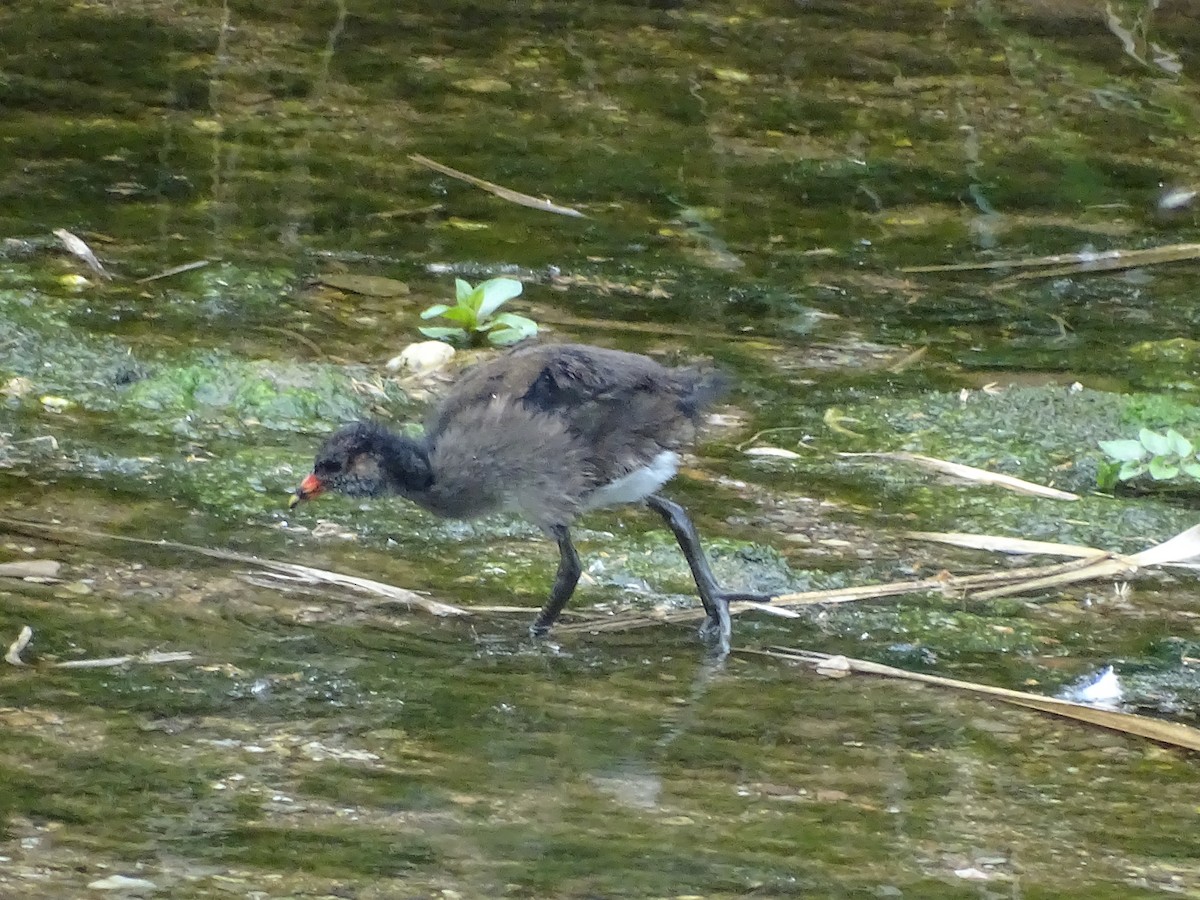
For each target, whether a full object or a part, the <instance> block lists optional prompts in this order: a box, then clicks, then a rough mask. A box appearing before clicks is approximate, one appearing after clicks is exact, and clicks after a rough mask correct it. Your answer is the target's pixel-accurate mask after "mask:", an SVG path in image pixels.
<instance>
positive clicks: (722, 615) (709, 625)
mask: <svg viewBox="0 0 1200 900" xmlns="http://www.w3.org/2000/svg"><path fill="white" fill-rule="evenodd" d="M732 636H733V623H732V622H731V621H730V618H729V598H728V597H726V596H725V595H724V594H719V595H717V596H716V597H713V598H712V603H711V605H709V607H708V618H707V619H705V620H704V624H703V625H701V626H700V638H701V640H703V641H705V642H711V643H713V644H715V645H716V646H715V647H714V648H713V650H714V652H715V653H716V655H717V658H718V659H724V658H725V657H726V656H728V655H729V647H730V639H731V637H732Z"/></svg>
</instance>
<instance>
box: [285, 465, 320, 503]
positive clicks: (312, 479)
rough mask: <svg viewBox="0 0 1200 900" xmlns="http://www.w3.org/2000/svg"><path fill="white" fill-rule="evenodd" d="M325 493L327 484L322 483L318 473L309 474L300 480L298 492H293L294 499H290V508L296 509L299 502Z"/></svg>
mask: <svg viewBox="0 0 1200 900" xmlns="http://www.w3.org/2000/svg"><path fill="white" fill-rule="evenodd" d="M323 493H325V485H323V484H321V480H320V479H319V478H317V476H316V475H311V474H310V475H307V476H305V478H304V480H303V481H302V482H300V487H298V488H296V493H294V494H292V499H291V500H289V501H288V509H295V508H296V505H297V504H299V503H303V502H304V501H305V500H311V499H312V498H313V497H315V496H317V494H323Z"/></svg>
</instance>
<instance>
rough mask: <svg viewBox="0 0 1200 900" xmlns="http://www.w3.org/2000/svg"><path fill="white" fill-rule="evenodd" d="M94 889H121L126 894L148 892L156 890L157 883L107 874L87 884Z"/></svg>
mask: <svg viewBox="0 0 1200 900" xmlns="http://www.w3.org/2000/svg"><path fill="white" fill-rule="evenodd" d="M88 887H89V888H91V889H92V890H94V891H123V892H124V893H127V894H148V893H150V892H151V891H157V890H158V885H157V884H155V883H154V882H153V881H147V880H146V879H145V878H129V877H127V876H125V875H109V876H108V877H107V878H101V879H100V880H99V881H93V882H92V883H91V884H89V885H88Z"/></svg>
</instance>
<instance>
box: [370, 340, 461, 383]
mask: <svg viewBox="0 0 1200 900" xmlns="http://www.w3.org/2000/svg"><path fill="white" fill-rule="evenodd" d="M453 358H454V348H453V347H451V346H450V345H449V344H447V343H446V342H445V341H418V342H417V343H415V344H409V345H408V346H407V347H405V348H404V349H403V350H401V351H400V353H399V354H397V355H396V356H393V357H392V358H391V359H389V360H388V361H387V364H386V365H387V370H388V371H389V372H412V373H414V374H418V375H419V374H421V373H424V372H433V371H435V370H437V369H440V368H442V367H443V366H445V365H446V363H448V362H450V360H451V359H453Z"/></svg>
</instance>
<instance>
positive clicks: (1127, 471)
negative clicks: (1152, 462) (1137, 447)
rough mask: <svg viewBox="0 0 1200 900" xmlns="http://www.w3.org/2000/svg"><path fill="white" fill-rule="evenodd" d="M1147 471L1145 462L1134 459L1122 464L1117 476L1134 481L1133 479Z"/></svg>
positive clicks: (1123, 479) (1122, 479)
mask: <svg viewBox="0 0 1200 900" xmlns="http://www.w3.org/2000/svg"><path fill="white" fill-rule="evenodd" d="M1145 471H1146V464H1145V463H1143V462H1137V461H1136V460H1133V461H1130V462H1126V463H1122V464H1121V471H1120V472H1118V473H1117V478H1119V479H1121V481H1133V479H1135V478H1137V477H1138V476H1139V475H1141V474H1143V473H1144V472H1145Z"/></svg>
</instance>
